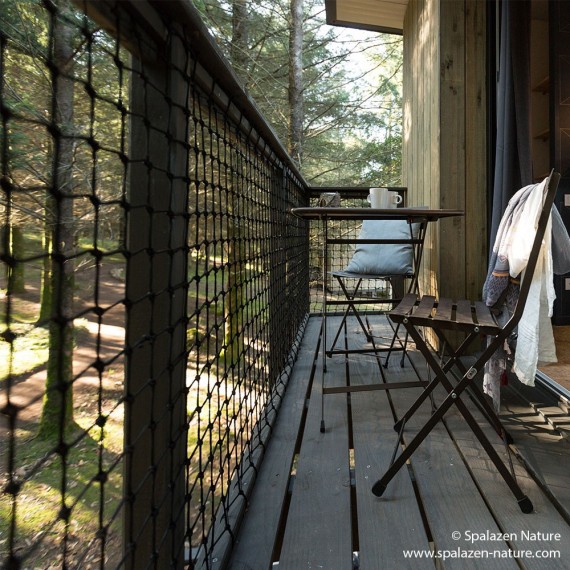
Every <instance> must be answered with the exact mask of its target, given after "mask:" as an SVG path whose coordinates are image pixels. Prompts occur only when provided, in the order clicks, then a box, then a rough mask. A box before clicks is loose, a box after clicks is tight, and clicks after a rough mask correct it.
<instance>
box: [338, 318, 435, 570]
mask: <svg viewBox="0 0 570 570" xmlns="http://www.w3.org/2000/svg"><path fill="white" fill-rule="evenodd" d="M386 327H388V325H386ZM375 332H376V331H375ZM386 332H389V331H386ZM355 333H356V331H351V334H350V335H349V337H350V338H351V339H352V340H353V342H354V346H355V347H356V348H358V347H359V346H360V345H362V344H363V342H364V341H365V339H364V335H358V334H355ZM393 370H395V371H397V372H398V376H397V377H396V375H393V378H391V380H393V381H395V382H399V381H405V380H407V379H408V378H409V371H408V370H407V369H402V368H400V367H399V366H397V367H394V368H393ZM380 381H381V376H380V371H379V368H378V363H377V361H376V359H375V358H374V357H373V356H368V357H365V358H362V357H360V358H352V359H351V360H350V383H351V385H362V384H367V383H376V382H380ZM406 390H412V393H413V394H417V393H419V389H418V388H406ZM351 398H352V410H353V413H352V427H353V439H354V461H355V467H354V468H355V477H356V499H357V512H358V536H359V559H360V567H361V568H363V569H367V570H384V569H385V568H391V567H397V568H410V569H412V568H413V569H414V570H421V569H423V568H426V569H427V568H430V569H432V570H433V562H432V561H431V560H428V559H418V558H415V559H406V558H404V554H403V549H404V548H405V549H414V550H429V547H430V545H429V541H428V537H427V534H426V532H425V528H424V525H423V521H422V517H421V512H420V509H419V507H418V503H417V500H416V497H415V494H414V489H413V486H412V481H411V478H410V474H409V472H408V470H407V469H403V470H401V471H400V472H399V473H398V475H397V476H396V477H395V478H394V480H393V481H392V485H391V489H390V494H389V495H388V496H387V497H383V498H380V499H378V498H376V497H375V496H374V495H373V494H372V491H371V487H372V483H373V482H374V478H375V477H376V475H377V474H378V473H379V472H380V471H382V470H383V469H385V468H386V466H387V465H388V464H389V463H390V458H391V456H392V452H393V449H394V444H395V436H396V434H395V432H394V429H393V425H394V416H393V413H392V409H391V407H390V403H389V401H388V395H387V393H386V392H380V391H376V392H370V393H363V392H360V393H355V394H352V396H351ZM398 521H405V524H399V523H398Z"/></svg>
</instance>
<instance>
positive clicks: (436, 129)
mask: <svg viewBox="0 0 570 570" xmlns="http://www.w3.org/2000/svg"><path fill="white" fill-rule="evenodd" d="M485 10H486V2H483V1H480V0H410V2H409V4H408V10H407V12H406V18H405V22H404V148H403V182H404V185H406V186H407V187H408V188H409V196H410V203H411V204H417V205H428V206H431V207H435V208H437V207H439V208H460V209H463V210H465V217H464V218H454V219H449V220H442V221H441V222H438V223H437V224H432V228H431V229H430V233H429V234H428V241H427V242H426V248H425V254H424V255H425V257H424V264H423V274H422V279H421V281H422V292H428V291H429V292H432V293H435V294H437V295H441V296H451V297H454V298H460V297H465V296H466V297H474V298H479V296H480V295H481V287H482V284H483V281H484V279H485V274H486V270H487V238H486V236H487V219H486V218H487V216H486V213H487V188H486V184H487V170H486V169H487V159H486V152H487V150H486V125H487V121H486V73H485V61H486V55H485V54H486V41H485V40H486V23H485V22H486V19H485V18H486V16H485Z"/></svg>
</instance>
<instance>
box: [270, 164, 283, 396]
mask: <svg viewBox="0 0 570 570" xmlns="http://www.w3.org/2000/svg"><path fill="white" fill-rule="evenodd" d="M286 186H287V179H286V173H285V169H284V168H283V167H282V166H275V169H274V171H273V176H272V180H271V189H270V192H271V195H270V197H269V203H270V212H271V229H272V230H271V238H270V240H269V243H270V247H271V251H270V254H269V260H270V269H269V270H270V279H269V389H270V390H271V389H273V387H274V386H275V383H276V381H277V378H278V377H279V374H280V372H281V370H282V368H283V362H282V361H281V352H282V351H281V350H280V347H279V346H278V343H279V341H280V339H282V338H283V334H284V330H283V324H284V323H285V322H286V319H285V318H284V315H283V310H284V309H285V308H286V303H285V302H284V299H280V298H279V296H280V295H286V287H287V283H286V273H285V252H284V249H283V236H284V233H285V227H284V224H285V218H284V208H285V196H286V192H287V187H286Z"/></svg>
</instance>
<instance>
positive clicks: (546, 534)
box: [445, 398, 570, 570]
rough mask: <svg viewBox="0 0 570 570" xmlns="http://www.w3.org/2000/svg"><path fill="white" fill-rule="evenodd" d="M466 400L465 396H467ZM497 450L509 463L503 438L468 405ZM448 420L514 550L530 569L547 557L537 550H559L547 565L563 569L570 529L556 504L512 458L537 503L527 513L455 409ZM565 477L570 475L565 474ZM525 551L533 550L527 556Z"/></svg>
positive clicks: (569, 545)
mask: <svg viewBox="0 0 570 570" xmlns="http://www.w3.org/2000/svg"><path fill="white" fill-rule="evenodd" d="M464 400H465V401H467V399H466V398H464ZM469 409H470V410H471V412H472V413H473V415H474V417H475V418H476V419H477V421H478V423H479V425H480V426H481V427H482V429H483V431H484V432H485V434H486V435H487V437H488V438H489V440H490V441H491V442H492V443H493V445H494V447H495V449H496V451H497V452H498V453H499V455H500V456H501V458H502V459H503V460H504V461H505V463H506V464H507V465H508V463H507V461H508V457H507V453H506V450H505V447H504V444H503V443H502V441H501V440H500V439H499V438H498V436H497V434H496V432H495V431H494V430H493V429H492V428H491V426H490V425H489V423H488V422H487V421H486V420H485V419H484V418H483V416H482V415H481V414H480V412H479V411H478V410H477V409H476V408H474V406H472V405H471V406H469ZM445 422H446V425H447V426H448V428H449V429H450V431H451V433H452V434H453V438H454V440H455V442H456V443H457V445H458V447H459V449H460V450H461V452H462V454H463V456H464V457H465V459H466V461H467V463H468V465H469V468H470V470H471V471H472V473H473V475H474V476H475V478H476V479H477V483H478V485H479V487H480V489H481V491H482V492H483V494H484V495H485V498H486V500H487V504H488V505H489V509H490V510H491V511H492V512H493V514H494V516H495V518H496V520H497V522H498V524H499V526H500V527H501V529H502V530H503V531H504V532H506V533H508V534H510V535H512V536H511V539H510V541H509V542H510V544H511V546H512V548H513V550H514V551H521V552H522V551H524V552H525V554H524V555H523V556H522V557H521V559H520V560H521V562H522V563H523V564H524V566H525V568H527V569H528V570H532V569H536V570H540V569H541V568H544V564H545V559H544V558H540V559H538V558H534V553H536V552H537V551H541V552H542V551H556V552H558V553H559V554H560V558H548V568H552V569H560V570H563V569H565V568H568V560H570V529H569V528H568V523H567V522H566V521H565V520H564V519H563V518H562V516H561V515H560V513H559V512H558V511H557V510H556V508H555V507H554V505H553V504H552V503H551V502H550V501H549V500H548V499H547V498H546V497H545V496H544V494H543V492H542V490H541V489H540V488H539V487H538V485H537V484H536V483H535V482H534V481H533V480H532V478H531V477H530V476H529V474H528V473H527V472H526V470H525V469H524V468H523V466H522V465H521V464H520V463H519V462H518V460H517V459H516V458H513V468H514V470H515V474H516V477H517V481H518V483H519V485H520V487H521V489H522V491H523V492H524V493H525V494H526V495H528V497H529V498H530V499H531V501H532V503H533V505H534V512H533V513H530V514H524V513H522V511H521V510H520V508H519V506H518V504H517V502H516V499H515V498H514V496H513V495H512V493H511V492H510V490H509V488H508V487H507V485H506V483H505V482H504V481H503V479H502V477H501V476H500V475H499V473H498V472H497V470H496V468H495V466H494V465H493V463H492V462H491V461H490V460H489V458H488V456H487V454H486V453H485V451H484V449H483V448H482V446H481V444H480V443H479V441H478V440H477V438H476V437H475V435H474V434H473V432H472V431H471V430H470V429H469V427H468V426H467V424H466V423H465V421H464V420H463V418H462V416H461V415H460V414H459V412H458V411H457V410H456V409H453V408H452V409H451V410H450V412H449V413H448V414H447V415H446V417H445ZM566 480H568V475H567V474H566ZM526 552H530V553H532V554H531V555H526Z"/></svg>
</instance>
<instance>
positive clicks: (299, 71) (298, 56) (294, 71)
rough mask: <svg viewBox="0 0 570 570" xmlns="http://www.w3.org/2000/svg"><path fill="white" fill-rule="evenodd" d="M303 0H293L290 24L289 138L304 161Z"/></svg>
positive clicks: (299, 160)
mask: <svg viewBox="0 0 570 570" xmlns="http://www.w3.org/2000/svg"><path fill="white" fill-rule="evenodd" d="M303 119H304V111H303V0H291V20H290V24H289V140H288V149H287V150H288V151H289V154H290V155H291V157H292V158H293V160H295V161H296V162H297V164H298V165H299V166H301V165H302V162H303Z"/></svg>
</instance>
